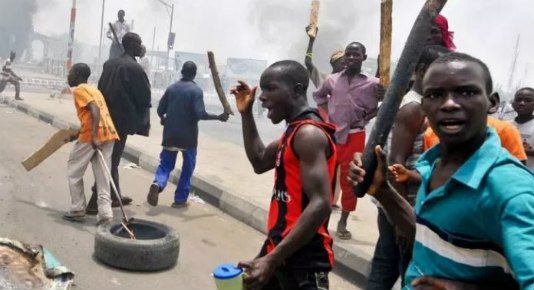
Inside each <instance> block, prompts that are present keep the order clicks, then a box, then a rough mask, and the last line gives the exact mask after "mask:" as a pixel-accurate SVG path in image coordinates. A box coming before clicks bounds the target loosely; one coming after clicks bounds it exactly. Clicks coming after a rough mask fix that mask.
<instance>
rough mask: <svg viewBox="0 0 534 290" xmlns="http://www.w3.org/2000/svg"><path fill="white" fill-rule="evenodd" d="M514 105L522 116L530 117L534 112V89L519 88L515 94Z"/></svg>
mask: <svg viewBox="0 0 534 290" xmlns="http://www.w3.org/2000/svg"><path fill="white" fill-rule="evenodd" d="M512 107H513V108H514V110H515V111H516V112H517V115H518V116H520V117H530V116H532V113H533V112H534V89H533V88H528V87H527V88H522V89H519V90H518V91H517V92H516V93H515V96H514V101H513V102H512Z"/></svg>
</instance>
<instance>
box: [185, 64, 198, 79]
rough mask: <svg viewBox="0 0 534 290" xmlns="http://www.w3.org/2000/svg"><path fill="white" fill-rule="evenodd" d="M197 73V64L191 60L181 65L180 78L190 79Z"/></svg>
mask: <svg viewBox="0 0 534 290" xmlns="http://www.w3.org/2000/svg"><path fill="white" fill-rule="evenodd" d="M196 75H197V65H196V64H195V63H194V62H192V61H186V62H185V63H184V65H183V66H182V79H184V80H188V81H192V80H194V79H195V76H196Z"/></svg>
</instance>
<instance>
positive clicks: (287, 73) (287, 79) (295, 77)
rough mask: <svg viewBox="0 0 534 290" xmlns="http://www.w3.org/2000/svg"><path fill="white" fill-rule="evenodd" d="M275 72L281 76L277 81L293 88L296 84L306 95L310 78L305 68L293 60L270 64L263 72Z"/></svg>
mask: <svg viewBox="0 0 534 290" xmlns="http://www.w3.org/2000/svg"><path fill="white" fill-rule="evenodd" d="M269 70H277V71H279V72H280V73H281V74H280V75H278V79H279V80H280V81H281V82H283V83H284V84H286V85H288V86H290V87H294V86H296V85H298V84H300V85H301V86H302V92H303V93H304V94H306V91H307V90H308V85H309V83H310V78H309V75H308V71H307V70H306V68H305V67H304V66H303V65H302V64H300V63H299V62H297V61H294V60H281V61H277V62H275V63H273V64H271V65H270V66H269V67H268V68H267V69H266V70H265V71H269Z"/></svg>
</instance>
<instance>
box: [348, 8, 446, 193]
mask: <svg viewBox="0 0 534 290" xmlns="http://www.w3.org/2000/svg"><path fill="white" fill-rule="evenodd" d="M446 3H447V0H427V1H426V3H425V5H424V6H423V8H422V9H421V11H420V12H419V16H417V19H416V20H415V23H414V24H413V26H412V30H411V31H410V35H409V36H408V40H407V41H406V44H405V45H404V49H403V50H402V54H401V56H400V58H399V64H398V65H397V67H396V68H395V72H394V74H393V78H392V80H391V84H390V85H389V87H388V88H387V91H386V95H385V97H384V102H383V103H382V105H381V106H380V110H379V111H378V114H377V116H376V122H375V125H374V127H373V130H371V134H370V135H369V139H368V140H369V141H368V142H367V144H366V146H365V150H364V152H363V156H362V163H363V166H364V169H365V172H367V175H365V178H364V181H363V182H362V183H360V184H358V186H356V187H354V188H353V192H354V194H356V195H357V196H358V197H363V196H364V195H365V194H366V192H367V189H368V188H369V186H370V185H371V183H372V182H373V176H374V172H375V170H376V166H377V160H376V154H375V147H376V146H377V145H380V146H384V144H385V143H386V140H387V138H388V135H389V131H390V130H391V127H392V126H393V122H395V117H396V115H397V111H398V110H399V106H400V103H401V101H402V97H403V96H404V94H405V93H406V90H407V89H408V85H409V83H410V78H411V76H412V74H413V72H414V71H415V65H416V64H417V61H418V60H419V57H420V56H421V53H422V52H423V48H424V46H425V44H426V38H427V37H428V35H429V34H430V30H431V28H432V25H433V23H434V19H435V18H436V16H437V15H438V14H439V12H440V11H441V10H442V9H443V7H444V6H445V4H446Z"/></svg>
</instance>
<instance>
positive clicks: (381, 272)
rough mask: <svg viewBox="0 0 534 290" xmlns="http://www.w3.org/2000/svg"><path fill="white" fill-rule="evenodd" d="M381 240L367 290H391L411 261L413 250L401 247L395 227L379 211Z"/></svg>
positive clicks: (380, 210)
mask: <svg viewBox="0 0 534 290" xmlns="http://www.w3.org/2000/svg"><path fill="white" fill-rule="evenodd" d="M377 222H378V232H379V234H380V235H379V238H378V242H377V243H376V248H375V253H374V256H373V260H372V263H371V273H369V278H368V279H367V287H366V289H367V290H390V289H391V288H393V286H394V285H395V282H397V279H398V278H399V276H401V278H402V279H404V273H405V272H406V269H407V268H408V264H409V263H410V260H411V254H412V249H411V247H410V248H407V247H406V246H404V245H399V243H398V241H397V240H398V239H397V235H396V232H395V227H394V226H393V225H391V224H390V223H389V221H388V220H387V217H386V215H385V214H384V212H383V211H382V209H378V220H377Z"/></svg>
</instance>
